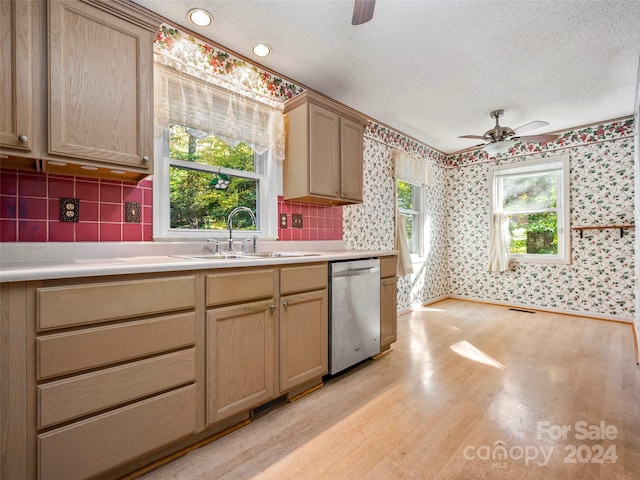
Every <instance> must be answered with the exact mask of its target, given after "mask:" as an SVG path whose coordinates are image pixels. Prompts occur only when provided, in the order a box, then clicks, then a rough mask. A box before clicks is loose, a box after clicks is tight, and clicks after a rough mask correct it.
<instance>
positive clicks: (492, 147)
mask: <svg viewBox="0 0 640 480" xmlns="http://www.w3.org/2000/svg"><path fill="white" fill-rule="evenodd" d="M503 114H504V110H494V111H493V112H491V118H495V119H496V125H495V127H493V128H492V129H491V130H487V131H486V132H484V135H461V136H460V137H458V138H472V139H478V140H484V141H485V143H484V151H485V152H487V153H488V154H489V155H497V154H498V153H505V152H507V151H509V149H510V148H511V147H512V146H513V145H514V144H515V143H516V140H519V141H522V142H553V141H554V140H555V139H556V138H558V135H557V134H550V133H545V134H540V135H521V134H522V133H525V132H529V131H531V130H535V129H536V128H541V127H544V126H546V125H549V122H543V121H540V120H536V121H533V122H529V123H525V124H524V125H520V126H519V127H518V128H515V129H511V128H509V127H502V126H500V123H499V120H498V119H499V118H500V117H501V116H502V115H503ZM481 145H482V144H481Z"/></svg>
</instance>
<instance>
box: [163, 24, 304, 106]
mask: <svg viewBox="0 0 640 480" xmlns="http://www.w3.org/2000/svg"><path fill="white" fill-rule="evenodd" d="M153 49H154V53H155V54H156V61H160V62H162V63H164V62H167V61H172V66H173V67H174V68H177V69H180V70H183V69H185V68H187V69H188V68H189V67H192V68H194V69H196V70H198V71H199V72H204V73H205V74H209V75H213V76H215V77H218V78H224V79H225V80H227V81H228V82H229V83H230V84H233V85H241V86H243V87H244V88H246V89H248V90H250V91H252V92H254V93H260V94H262V95H264V96H267V97H271V98H273V99H274V100H279V101H282V102H283V101H285V100H288V99H290V98H293V97H294V96H296V95H298V94H299V93H300V92H302V88H301V87H299V86H298V85H295V84H293V83H291V82H288V81H286V80H283V79H282V78H279V77H277V76H275V75H273V74H272V73H270V72H267V71H265V70H261V69H259V68H258V67H256V66H255V65H253V64H250V63H248V62H245V61H244V60H241V59H239V58H237V57H235V56H233V55H231V54H229V53H227V52H225V51H224V50H220V49H218V48H216V47H214V46H212V45H209V44H207V43H205V42H203V41H201V40H200V39H198V38H195V37H193V36H192V35H188V34H186V33H183V32H181V31H180V30H178V29H176V28H173V27H170V26H168V25H162V26H161V28H160V30H158V33H157V34H156V38H155V41H154V43H153Z"/></svg>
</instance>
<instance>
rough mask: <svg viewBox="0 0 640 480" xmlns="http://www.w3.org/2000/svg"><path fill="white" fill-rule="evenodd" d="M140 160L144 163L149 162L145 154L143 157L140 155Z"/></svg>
mask: <svg viewBox="0 0 640 480" xmlns="http://www.w3.org/2000/svg"><path fill="white" fill-rule="evenodd" d="M142 161H143V162H144V163H149V157H147V156H146V155H145V156H144V157H142Z"/></svg>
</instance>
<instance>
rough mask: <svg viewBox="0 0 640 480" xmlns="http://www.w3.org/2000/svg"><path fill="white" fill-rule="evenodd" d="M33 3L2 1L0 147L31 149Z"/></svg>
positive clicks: (0, 16) (0, 7) (0, 9)
mask: <svg viewBox="0 0 640 480" xmlns="http://www.w3.org/2000/svg"><path fill="white" fill-rule="evenodd" d="M31 8H32V3H31V2H25V1H15V0H11V1H2V2H0V52H1V55H0V59H1V62H2V69H1V72H2V74H1V75H0V98H1V99H2V108H0V146H2V147H8V148H15V149H20V150H27V151H28V150H31V145H32V138H31V130H32V129H31V112H32V111H33V109H32V105H31V104H32V98H31V95H32V88H31V68H32V62H33V59H32V58H31Z"/></svg>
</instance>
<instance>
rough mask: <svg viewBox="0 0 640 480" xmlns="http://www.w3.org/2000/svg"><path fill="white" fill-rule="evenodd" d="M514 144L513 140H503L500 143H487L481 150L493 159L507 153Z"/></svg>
mask: <svg viewBox="0 0 640 480" xmlns="http://www.w3.org/2000/svg"><path fill="white" fill-rule="evenodd" d="M515 144H516V141H515V140H504V141H502V142H494V143H488V144H487V145H485V146H484V147H482V149H483V150H484V151H485V152H487V153H488V154H489V156H490V157H495V156H496V155H499V154H501V153H507V152H508V151H509V150H511V147H513V146H514V145H515Z"/></svg>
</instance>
